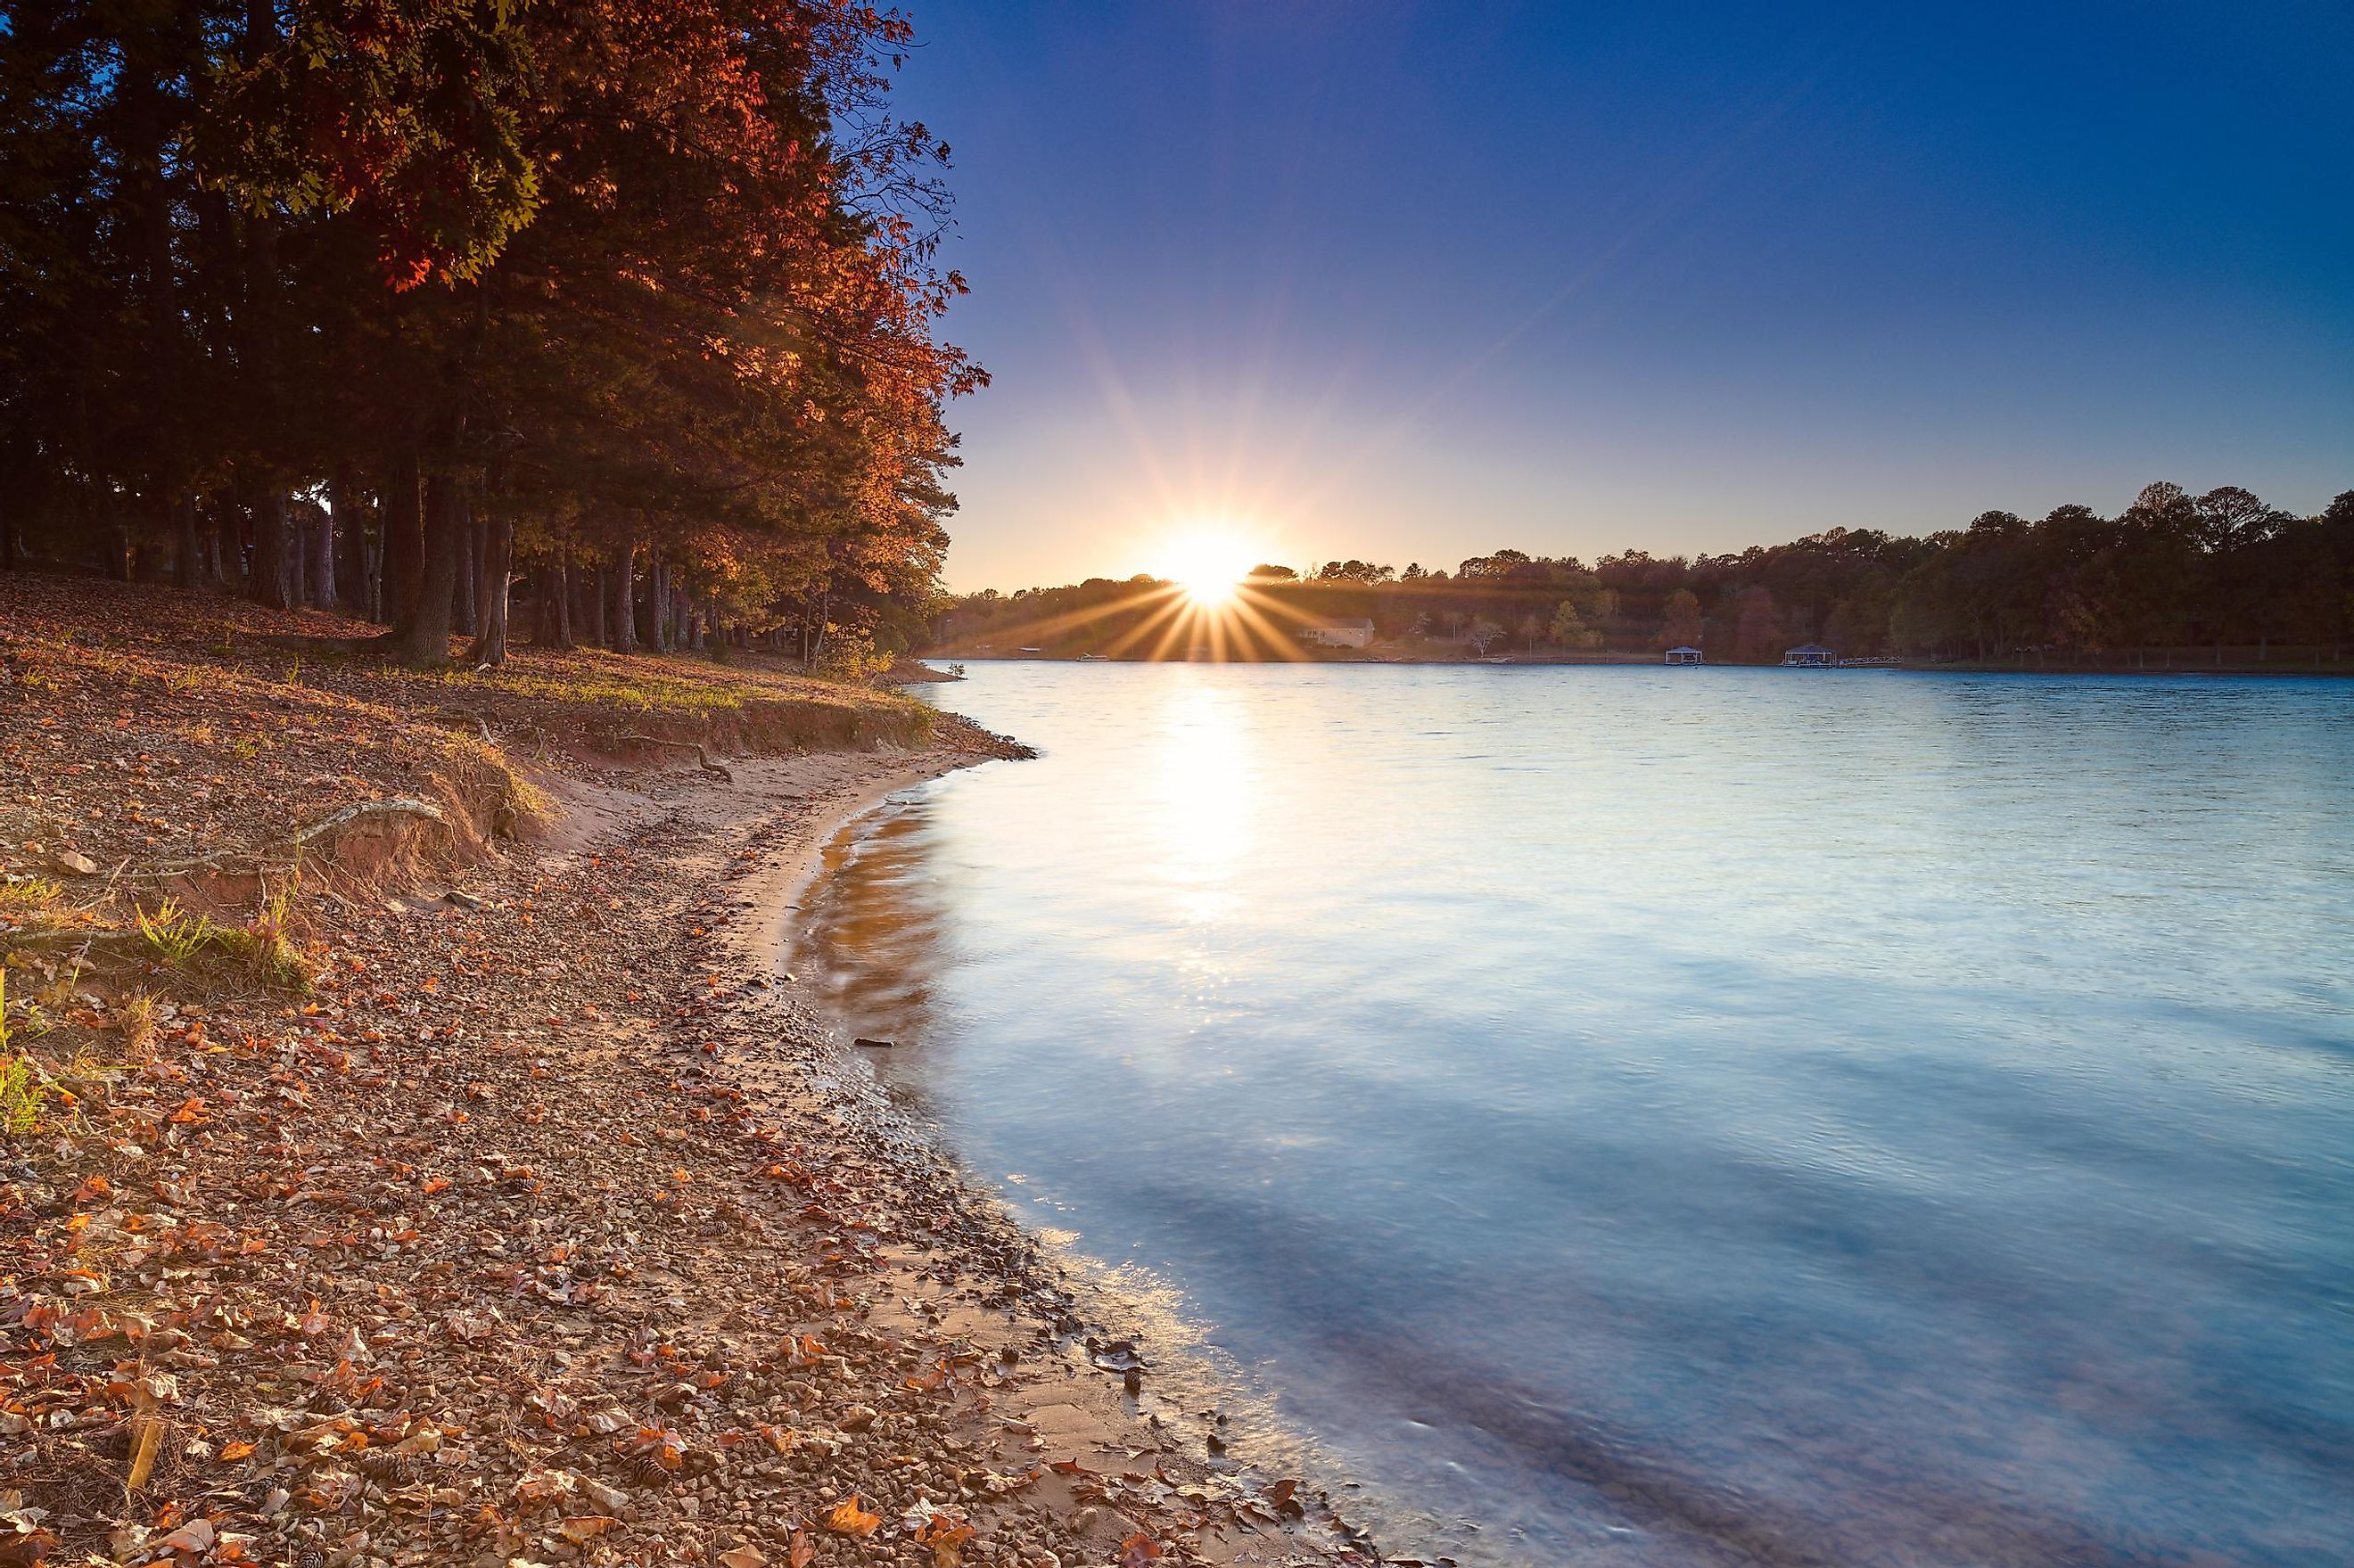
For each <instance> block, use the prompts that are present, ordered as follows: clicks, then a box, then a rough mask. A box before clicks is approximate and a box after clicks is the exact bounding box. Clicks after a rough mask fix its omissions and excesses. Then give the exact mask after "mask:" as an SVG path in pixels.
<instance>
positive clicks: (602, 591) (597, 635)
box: [588, 561, 613, 648]
mask: <svg viewBox="0 0 2354 1568" xmlns="http://www.w3.org/2000/svg"><path fill="white" fill-rule="evenodd" d="M606 577H607V574H606V571H605V567H604V563H603V562H601V561H600V562H599V563H598V566H597V573H596V576H595V577H594V578H593V579H592V580H591V581H590V582H589V584H588V645H589V646H590V647H591V648H603V647H605V646H607V643H606V641H605V610H606V608H607V607H608V606H609V605H610V603H611V602H612V599H613V594H612V588H611V585H610V584H609V583H608V582H607V581H606Z"/></svg>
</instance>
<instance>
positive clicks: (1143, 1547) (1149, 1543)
mask: <svg viewBox="0 0 2354 1568" xmlns="http://www.w3.org/2000/svg"><path fill="white" fill-rule="evenodd" d="M1160 1555H1161V1543H1160V1542H1157V1541H1155V1540H1153V1539H1152V1537H1150V1536H1149V1535H1147V1534H1145V1533H1144V1532H1143V1531H1137V1532H1136V1533H1135V1534H1134V1535H1131V1536H1129V1538H1128V1539H1127V1540H1126V1541H1123V1542H1120V1543H1119V1568H1144V1565H1145V1564H1146V1563H1150V1562H1151V1561H1152V1560H1153V1559H1154V1558H1156V1557H1158V1556H1160Z"/></svg>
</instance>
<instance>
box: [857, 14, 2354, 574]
mask: <svg viewBox="0 0 2354 1568" xmlns="http://www.w3.org/2000/svg"><path fill="white" fill-rule="evenodd" d="M910 9H911V11H912V14H913V15H914V17H915V19H916V22H917V26H918V28H919V29H920V32H921V36H922V37H923V38H924V39H925V45H924V47H923V48H921V49H920V50H919V51H918V53H917V56H916V58H913V59H912V60H911V61H910V63H909V65H908V66H907V69H906V71H905V72H904V74H903V76H902V79H901V85H900V100H901V107H902V109H903V110H904V111H907V112H910V113H913V114H915V115H917V116H918V117H920V118H922V119H923V120H925V121H926V122H928V123H929V124H930V126H931V127H932V129H933V130H934V131H935V132H937V133H938V134H939V135H940V136H942V137H944V138H945V139H947V140H948V141H949V143H951V144H952V145H953V146H954V148H955V152H956V165H957V166H956V169H955V172H954V174H953V175H952V179H953V183H954V185H955V187H956V189H957V191H958V195H959V203H960V206H959V229H960V232H959V234H958V236H957V238H955V240H954V241H953V242H952V244H951V246H950V247H949V261H950V262H951V264H953V265H955V266H958V267H960V268H961V269H962V270H964V271H965V272H966V273H967V275H968V276H969V277H970V279H971V281H972V284H973V288H974V293H973V296H972V298H971V299H970V300H968V301H966V302H963V303H962V304H960V307H959V308H958V310H957V312H956V313H954V314H953V315H952V316H951V317H950V321H949V335H950V336H951V337H953V338H954V339H956V340H957V341H959V342H960V343H962V344H966V345H967V346H969V347H970V348H971V349H972V350H973V351H974V352H975V353H976V354H977V355H978V356H979V357H980V358H981V361H982V362H983V363H984V364H986V365H987V366H989V368H990V369H991V371H992V372H993V373H994V374H995V376H996V377H997V380H996V385H995V386H994V387H991V389H989V390H988V391H986V392H983V393H982V394H981V395H980V397H977V398H973V399H970V400H968V401H965V402H962V403H960V404H959V405H958V406H957V408H956V409H955V411H954V422H955V423H956V424H957V426H958V427H959V428H960V429H961V430H962V431H963V432H964V436H965V450H966V458H967V466H966V468H965V469H964V470H963V471H962V472H961V473H960V474H959V475H958V476H957V479H956V483H957V488H958V490H959V492H960V494H961V495H962V497H963V499H964V503H965V504H964V510H963V513H962V514H961V515H960V517H959V518H958V519H957V520H956V521H955V523H954V524H952V531H953V532H954V534H955V535H956V541H957V543H956V546H955V548H954V549H953V550H952V551H951V553H950V556H949V580H950V582H951V584H952V585H953V586H955V587H957V588H962V589H970V588H982V587H994V588H1009V589H1010V588H1021V587H1028V586H1033V585H1038V584H1045V583H1055V582H1066V581H1071V580H1075V579H1076V578H1078V577H1085V576H1088V575H1109V576H1126V575H1128V574H1129V573H1131V572H1134V571H1137V570H1140V569H1157V568H1158V567H1160V565H1161V561H1162V560H1163V559H1165V557H1166V555H1167V553H1168V551H1169V549H1170V548H1171V543H1170V542H1171V540H1172V536H1173V535H1176V534H1178V533H1181V532H1182V531H1183V530H1185V529H1188V528H1191V527H1194V526H1198V525H1200V524H1197V523H1196V522H1195V520H1197V519H1209V520H1211V523H1210V525H1211V526H1214V527H1217V528H1220V529H1223V530H1224V531H1226V532H1230V533H1235V534H1239V535H1243V536H1244V538H1245V540H1246V543H1247V544H1248V545H1249V546H1252V547H1253V548H1254V550H1255V551H1256V549H1257V547H1258V546H1264V548H1265V550H1266V552H1267V554H1269V555H1270V556H1272V558H1274V559H1277V560H1281V561H1288V562H1294V563H1299V562H1303V561H1306V560H1309V559H1322V558H1325V557H1329V556H1363V557H1365V558H1368V559H1374V560H1381V561H1386V562H1389V563H1391V564H1394V565H1396V566H1400V567H1403V566H1404V565H1405V563H1406V562H1407V561H1409V560H1419V561H1421V562H1423V563H1424V564H1425V565H1426V566H1429V565H1440V564H1443V565H1447V566H1449V567H1451V566H1452V565H1453V564H1454V563H1455V562H1456V561H1457V560H1458V559H1459V558H1461V557H1463V556H1468V555H1472V554H1478V553H1483V552H1485V551H1488V550H1490V549H1494V548H1497V547H1499V546H1505V545H1511V546H1519V547H1521V548H1522V549H1526V550H1529V551H1532V552H1534V553H1543V554H1575V555H1580V556H1586V557H1588V558H1591V557H1593V556H1596V555H1600V554H1604V553H1607V552H1609V551H1613V550H1617V549H1621V548H1626V547H1629V546H1632V547H1637V548H1641V549H1647V550H1649V551H1651V552H1653V553H1654V554H1667V553H1672V552H1693V551H1712V550H1721V549H1726V548H1734V547H1738V546H1744V545H1747V544H1752V543H1770V542H1775V541H1777V540H1781V539H1785V538H1789V537H1795V536H1797V535H1801V534H1805V533H1810V532H1813V531H1816V530H1818V529H1820V528H1827V527H1831V526H1834V525H1840V524H1845V525H1848V526H1875V527H1884V528H1889V529H1893V530H1897V531H1902V532H1926V531H1929V530H1934V529H1936V528H1941V527H1950V526H1956V525H1958V524H1961V523H1964V522H1966V521H1967V519H1968V518H1969V517H1970V516H1971V515H1973V514H1976V513H1978V512H1979V511H1982V510H1984V509H1986V508H1988V507H1995V506H1999V507H2004V508H2007V509H2009V510H2011V511H2015V512H2020V513H2023V514H2030V515H2040V514H2041V513H2042V512H2044V511H2045V510H2047V509H2049V508H2050V507H2051V506H2052V505H2054V504H2056V503H2060V502H2062V501H2082V502H2084V503H2088V504H2091V505H2093V506H2095V507H2098V508H2100V509H2102V510H2103V511H2115V509H2117V508H2118V507H2121V506H2123V505H2124V504H2125V503H2126V501H2127V500H2129V499H2130V498H2131V496H2132V493H2133V492H2134V490H2135V489H2136V488H2137V487H2138V486H2139V485H2140V484H2141V483H2143V482H2145V481H2147V480H2151V479H2160V478H2164V479H2172V480H2174V481H2176V482H2179V483H2182V484H2185V485H2188V486H2190V487H2191V488H2193V489H2205V488H2208V487H2211V486H2213V485H2217V484H2223V483H2239V484H2244V485H2247V486H2248V487H2249V488H2251V489H2253V490H2255V491H2256V492H2257V493H2259V494H2262V495H2264V497H2265V498H2266V499H2268V500H2271V501H2273V502H2274V503H2276V504H2280V505H2284V506H2288V507H2291V508H2293V509H2295V510H2297V511H2312V510H2317V509H2318V508H2319V507H2320V506H2321V505H2322V504H2323V503H2326V502H2327V499H2328V498H2329V496H2330V495H2332V494H2334V493H2336V492H2338V491H2339V490H2341V489H2346V488H2349V487H2354V64H2349V62H2354V5H2349V4H2348V3H2346V0H2281V3H2274V4H2267V3H2264V0H2253V3H2250V4H2244V5H2222V4H2188V3H2179V0H2132V3H2126V0H2117V3H2115V4H2079V3H2069V0H2058V3H2053V4H2044V5H2011V4H2006V3H2001V0H1995V3H1987V4H1973V5H1909V6H1908V5H1885V4H1873V5H1806V4H1797V5H1787V4H1782V5H1760V4H1750V5H1732V4H1701V3H1677V0H1670V3H1666V4H1643V5H1628V4H1623V3H1619V4H1609V5H1585V4H1534V3H1525V4H1511V3H1505V0H1427V3H1423V4H1414V3H1410V0H1133V3H1123V0H1087V3H1082V0H910Z"/></svg>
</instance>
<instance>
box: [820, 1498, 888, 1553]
mask: <svg viewBox="0 0 2354 1568" xmlns="http://www.w3.org/2000/svg"><path fill="white" fill-rule="evenodd" d="M882 1523H883V1516H882V1515H881V1514H879V1513H870V1512H868V1511H867V1510H865V1509H864V1508H862V1507H861V1506H859V1496H858V1494H857V1493H856V1492H853V1493H851V1494H850V1495H849V1496H848V1497H847V1498H844V1499H843V1500H842V1501H840V1502H838V1503H836V1504H834V1505H833V1510H832V1512H831V1513H829V1514H827V1515H826V1516H825V1527H826V1529H828V1530H830V1531H833V1533H834V1534H836V1535H848V1536H854V1537H855V1538H857V1539H858V1540H860V1541H864V1540H865V1539H866V1538H867V1537H868V1536H870V1535H872V1534H874V1533H875V1531H876V1530H877V1529H879V1528H880V1527H881V1525H882Z"/></svg>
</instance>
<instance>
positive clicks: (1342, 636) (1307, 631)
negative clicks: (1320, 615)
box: [1299, 618, 1373, 648]
mask: <svg viewBox="0 0 2354 1568" xmlns="http://www.w3.org/2000/svg"><path fill="white" fill-rule="evenodd" d="M1299 641H1302V642H1306V643H1310V644H1312V645H1314V646H1316V647H1318V648H1363V647H1366V646H1368V645H1370V644H1371V643H1372V641H1373V622H1372V621H1370V620H1363V619H1362V618H1360V619H1358V620H1319V621H1316V622H1314V623H1312V624H1310V625H1308V626H1303V627H1301V628H1300V629H1299Z"/></svg>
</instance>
